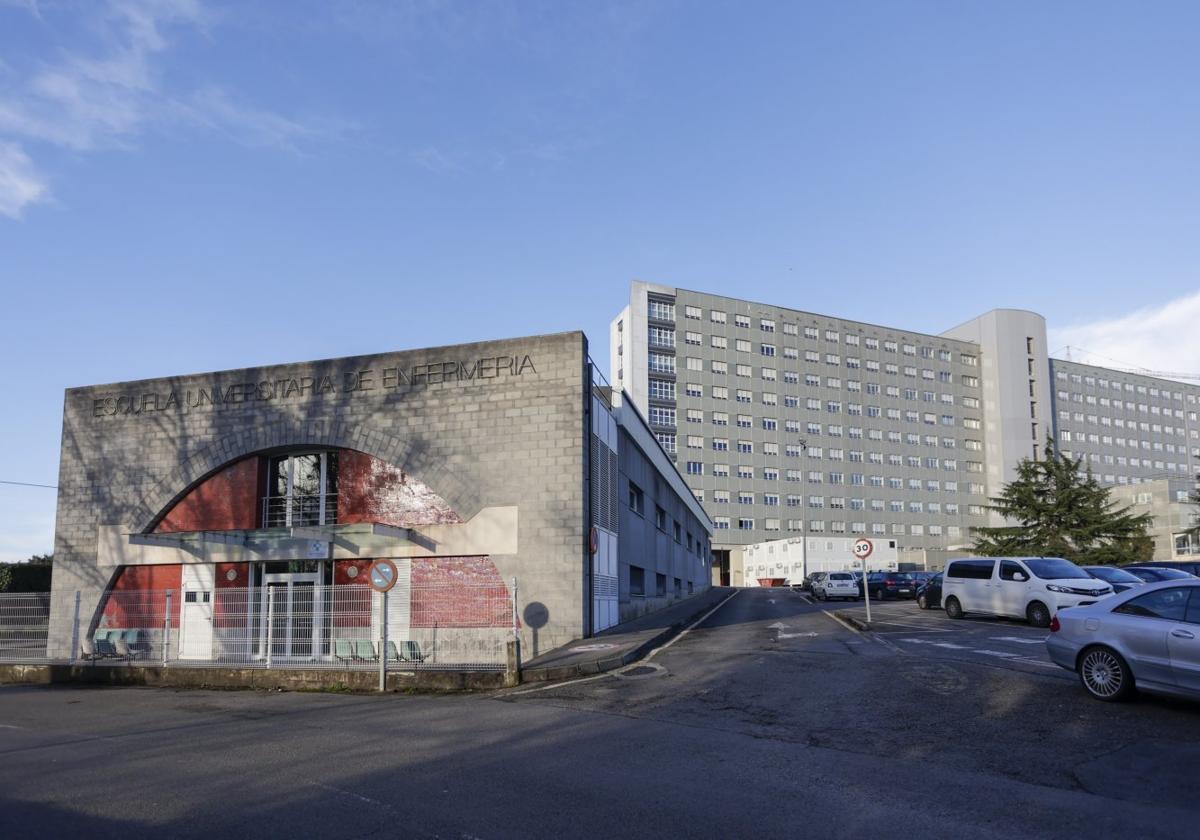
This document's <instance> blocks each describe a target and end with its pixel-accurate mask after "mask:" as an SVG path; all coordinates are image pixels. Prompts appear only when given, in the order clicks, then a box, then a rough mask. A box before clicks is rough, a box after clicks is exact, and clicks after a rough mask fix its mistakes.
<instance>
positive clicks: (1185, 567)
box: [1121, 560, 1200, 580]
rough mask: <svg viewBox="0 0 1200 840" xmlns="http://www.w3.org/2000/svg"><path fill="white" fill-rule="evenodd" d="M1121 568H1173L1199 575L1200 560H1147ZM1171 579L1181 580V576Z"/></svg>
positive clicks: (1194, 575)
mask: <svg viewBox="0 0 1200 840" xmlns="http://www.w3.org/2000/svg"><path fill="white" fill-rule="evenodd" d="M1121 568H1123V569H1126V570H1128V569H1131V568H1138V569H1174V570H1176V571H1178V572H1184V573H1185V574H1189V575H1192V576H1193V577H1200V561H1197V560H1148V561H1146V562H1145V563H1132V564H1130V565H1129V566H1122V567H1121ZM1171 580H1182V578H1171Z"/></svg>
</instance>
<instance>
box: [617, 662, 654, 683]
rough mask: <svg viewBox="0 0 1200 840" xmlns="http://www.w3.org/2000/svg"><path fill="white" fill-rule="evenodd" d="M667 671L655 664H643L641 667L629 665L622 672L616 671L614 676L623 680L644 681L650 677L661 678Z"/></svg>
mask: <svg viewBox="0 0 1200 840" xmlns="http://www.w3.org/2000/svg"><path fill="white" fill-rule="evenodd" d="M666 673H667V669H666V668H664V667H663V666H661V665H655V664H654V663H653V662H643V663H641V664H640V665H628V666H626V667H624V668H622V669H621V670H620V671H614V672H613V676H614V677H618V678H619V679H623V680H644V679H648V678H650V677H661V676H663V675H664V674H666Z"/></svg>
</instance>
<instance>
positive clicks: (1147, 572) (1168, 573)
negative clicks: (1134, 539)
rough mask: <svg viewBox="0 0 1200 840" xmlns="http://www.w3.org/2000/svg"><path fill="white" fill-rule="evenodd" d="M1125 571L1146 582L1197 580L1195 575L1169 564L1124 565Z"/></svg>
mask: <svg viewBox="0 0 1200 840" xmlns="http://www.w3.org/2000/svg"><path fill="white" fill-rule="evenodd" d="M1121 568H1122V569H1123V570H1124V571H1126V572H1129V574H1131V575H1134V576H1135V577H1140V578H1141V579H1142V580H1144V581H1146V583H1161V582H1162V581H1164V580H1195V579H1196V576H1195V575H1189V574H1188V573H1187V572H1181V571H1179V570H1178V569H1172V568H1170V567H1168V566H1151V565H1145V566H1122V567H1121Z"/></svg>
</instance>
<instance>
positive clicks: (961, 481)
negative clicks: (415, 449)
mask: <svg viewBox="0 0 1200 840" xmlns="http://www.w3.org/2000/svg"><path fill="white" fill-rule="evenodd" d="M610 353H611V356H610V362H611V370H612V371H613V376H614V380H615V383H616V385H617V387H619V388H622V389H624V391H625V392H626V393H627V394H628V396H629V398H630V399H631V400H633V402H634V403H635V404H636V405H637V406H638V407H639V408H641V410H642V411H643V412H644V413H645V416H646V417H647V419H648V421H649V423H650V426H651V428H652V429H654V432H655V434H656V436H657V437H658V439H659V441H660V442H661V444H662V446H663V448H664V449H665V450H666V451H667V452H668V453H670V454H671V456H672V457H673V458H675V460H676V463H678V465H679V469H680V472H682V473H684V475H685V476H686V478H687V481H688V484H689V486H690V487H691V488H692V491H693V493H694V494H695V495H696V498H697V499H699V500H700V501H701V502H702V503H703V504H704V506H705V508H706V509H707V510H708V511H709V513H710V514H711V515H712V518H713V522H714V525H715V528H716V530H715V532H714V549H715V550H716V552H717V559H718V562H719V563H720V564H721V566H722V567H726V564H728V563H729V552H735V553H738V552H740V550H741V549H742V547H744V546H749V545H757V544H760V543H763V542H766V541H770V540H776V539H796V538H798V539H800V540H803V539H805V538H806V537H807V538H809V539H812V540H813V543H812V544H811V546H810V548H811V550H812V552H813V553H814V554H815V553H817V552H819V551H821V550H822V549H823V548H824V547H825V546H826V544H828V545H833V544H834V541H836V540H840V539H841V538H843V537H853V536H856V535H861V536H866V537H868V538H872V539H874V540H886V541H887V542H892V541H895V543H896V544H897V547H898V550H899V559H900V562H905V561H908V562H915V563H917V564H918V565H924V564H925V563H927V562H932V563H934V564H937V562H938V560H939V559H940V558H941V557H943V556H944V554H945V553H946V552H948V551H961V550H963V549H964V548H966V547H967V546H969V545H970V542H971V539H970V531H971V529H972V528H974V527H978V526H980V525H986V524H989V523H991V522H994V521H995V520H994V515H992V514H989V512H988V511H987V510H986V509H985V506H986V505H987V503H988V499H989V497H990V496H993V495H995V494H997V493H998V492H999V490H1000V488H1001V487H1002V486H1003V485H1004V484H1005V483H1006V482H1008V481H1011V480H1012V479H1013V478H1014V477H1015V471H1016V466H1017V464H1018V463H1019V461H1020V460H1021V459H1022V458H1028V457H1038V456H1039V454H1040V453H1041V450H1042V448H1043V446H1044V443H1045V440H1046V437H1047V435H1048V434H1049V435H1053V436H1054V437H1055V439H1056V440H1058V441H1060V446H1061V448H1062V449H1063V450H1064V451H1066V452H1069V453H1071V454H1072V455H1082V456H1084V461H1085V463H1086V464H1087V465H1088V466H1090V467H1091V468H1092V470H1093V472H1094V473H1095V474H1096V475H1097V477H1098V479H1099V480H1101V481H1103V482H1104V483H1106V484H1109V485H1112V486H1115V487H1119V486H1122V485H1128V484H1135V483H1141V482H1144V481H1147V480H1151V479H1153V478H1160V477H1166V478H1179V479H1187V480H1190V481H1193V482H1194V481H1195V480H1196V477H1197V475H1198V474H1200V423H1198V422H1197V415H1196V412H1197V408H1198V406H1197V400H1198V399H1200V387H1197V386H1196V385H1190V384H1183V383H1179V382H1173V381H1168V380H1163V379H1156V378H1154V377H1150V376H1143V375H1139V374H1132V373H1123V372H1118V371H1105V370H1104V369H1099V368H1087V369H1086V370H1085V366H1082V365H1077V364H1074V363H1071V362H1066V361H1060V360H1057V359H1051V358H1050V357H1049V352H1048V348H1047V346H1046V324H1045V319H1044V318H1043V317H1042V316H1040V315H1038V314H1037V313H1034V312H1029V311H1025V310H1012V309H999V310H993V311H991V312H987V313H984V314H983V315H981V316H979V317H978V318H974V319H972V320H970V321H968V322H966V323H964V324H961V325H958V326H956V327H953V328H951V329H948V330H946V331H945V332H943V333H941V334H939V335H930V334H924V333H919V332H915V331H912V330H905V329H902V328H897V327H888V326H880V325H876V324H868V323H864V322H861V321H854V320H850V319H846V318H838V317H833V316H828V315H819V314H814V313H810V312H804V311H801V310H797V309H793V308H788V307H783V306H776V305H768V304H762V303H756V302H753V301H747V300H741V299H737V298H732V297H727V296H722V295H714V294H708V293H704V292H696V291H691V290H687V289H680V288H675V287H669V286H662V285H656V284H651V283H644V282H634V283H633V284H632V285H631V291H630V300H629V304H628V306H626V307H625V308H624V309H623V310H622V311H621V313H620V314H619V315H618V316H617V317H616V318H615V319H614V320H613V322H612V325H611V330H610ZM1101 383H1103V384H1101ZM1164 544H1165V543H1164ZM733 567H734V569H736V568H737V563H736V562H735V563H734V564H733ZM732 582H734V583H738V582H740V581H738V580H737V579H736V574H735V575H734V579H733V580H732Z"/></svg>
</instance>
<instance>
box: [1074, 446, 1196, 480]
mask: <svg viewBox="0 0 1200 840" xmlns="http://www.w3.org/2000/svg"><path fill="white" fill-rule="evenodd" d="M1062 454H1063V456H1064V457H1067V458H1074V457H1076V456H1075V455H1073V454H1072V453H1071V451H1070V450H1066V449H1064V450H1063V451H1062ZM1078 457H1080V458H1082V459H1083V460H1084V461H1086V462H1088V463H1089V464H1097V465H1098V464H1101V463H1103V464H1108V465H1112V466H1121V467H1126V466H1127V467H1134V468H1138V469H1144V470H1148V469H1152V470H1158V471H1159V472H1161V471H1163V470H1165V471H1167V472H1172V473H1183V474H1185V475H1186V474H1188V472H1189V469H1188V465H1187V464H1176V463H1175V462H1174V461H1166V462H1164V461H1153V460H1151V459H1150V458H1129V459H1126V458H1125V456H1123V455H1120V456H1117V457H1116V458H1114V457H1113V456H1112V455H1099V454H1097V453H1095V452H1090V453H1087V454H1080V455H1079V456H1078ZM1114 460H1115V461H1116V463H1115V464H1114V463H1113V462H1114ZM1126 461H1128V463H1126ZM1093 472H1095V470H1093ZM1196 474H1197V476H1200V466H1197V467H1196ZM1096 479H1097V480H1098V481H1101V482H1103V483H1105V484H1138V483H1139V482H1140V480H1141V479H1136V478H1130V477H1128V476H1124V475H1119V476H1118V475H1115V474H1112V473H1109V474H1106V475H1103V476H1100V475H1097V476H1096Z"/></svg>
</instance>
